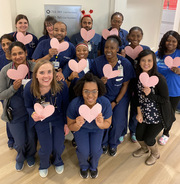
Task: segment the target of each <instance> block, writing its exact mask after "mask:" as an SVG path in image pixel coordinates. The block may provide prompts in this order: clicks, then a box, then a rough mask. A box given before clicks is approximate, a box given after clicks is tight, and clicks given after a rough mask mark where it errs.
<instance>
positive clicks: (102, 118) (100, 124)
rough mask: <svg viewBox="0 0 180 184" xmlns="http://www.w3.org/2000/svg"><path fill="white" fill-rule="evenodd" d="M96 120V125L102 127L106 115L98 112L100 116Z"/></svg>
mask: <svg viewBox="0 0 180 184" xmlns="http://www.w3.org/2000/svg"><path fill="white" fill-rule="evenodd" d="M95 122H96V125H97V126H98V127H102V126H103V125H102V124H103V122H104V117H103V115H102V113H100V114H98V116H97V117H96V119H95Z"/></svg>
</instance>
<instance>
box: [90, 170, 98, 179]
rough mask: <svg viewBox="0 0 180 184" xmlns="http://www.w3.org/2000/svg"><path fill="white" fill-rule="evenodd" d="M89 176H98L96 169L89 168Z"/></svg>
mask: <svg viewBox="0 0 180 184" xmlns="http://www.w3.org/2000/svg"><path fill="white" fill-rule="evenodd" d="M90 177H91V178H97V177H98V170H97V169H96V170H95V171H92V170H90Z"/></svg>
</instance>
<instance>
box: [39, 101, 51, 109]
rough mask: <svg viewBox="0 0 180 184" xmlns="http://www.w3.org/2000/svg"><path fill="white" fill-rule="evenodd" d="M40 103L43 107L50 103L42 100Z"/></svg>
mask: <svg viewBox="0 0 180 184" xmlns="http://www.w3.org/2000/svg"><path fill="white" fill-rule="evenodd" d="M41 105H42V106H43V107H44V108H45V107H46V106H48V105H50V102H43V103H42V104H41Z"/></svg>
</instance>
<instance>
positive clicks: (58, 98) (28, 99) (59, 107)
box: [24, 81, 69, 128]
mask: <svg viewBox="0 0 180 184" xmlns="http://www.w3.org/2000/svg"><path fill="white" fill-rule="evenodd" d="M31 83H32V81H30V82H28V83H27V84H26V86H25V89H24V101H25V106H26V109H27V111H28V114H29V122H30V125H31V126H34V125H36V124H37V123H38V124H42V125H43V124H44V126H43V127H44V128H45V127H47V126H49V124H48V123H49V122H51V123H52V125H54V126H60V127H62V125H64V124H65V123H66V110H67V107H68V104H69V99H68V98H69V95H68V87H67V84H66V82H64V81H63V82H62V83H63V87H62V90H61V91H60V92H59V93H57V94H56V95H55V96H53V95H52V94H51V91H49V92H48V93H46V94H45V95H44V96H43V97H44V98H45V101H46V102H49V103H50V104H51V105H54V106H55V112H54V113H53V114H52V115H51V116H49V117H47V118H46V119H44V120H43V121H38V122H34V120H33V119H32V118H31V114H32V113H33V112H34V104H35V103H37V102H38V99H37V98H35V97H34V95H33V94H32V93H31V90H30V86H31ZM39 127H41V126H39Z"/></svg>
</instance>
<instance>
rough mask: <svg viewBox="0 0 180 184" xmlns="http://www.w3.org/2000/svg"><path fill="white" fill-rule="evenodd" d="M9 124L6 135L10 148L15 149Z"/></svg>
mask: <svg viewBox="0 0 180 184" xmlns="http://www.w3.org/2000/svg"><path fill="white" fill-rule="evenodd" d="M8 124H9V123H8V122H6V133H7V137H8V147H13V145H14V138H13V136H12V134H11V132H10V130H9V125H8Z"/></svg>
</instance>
